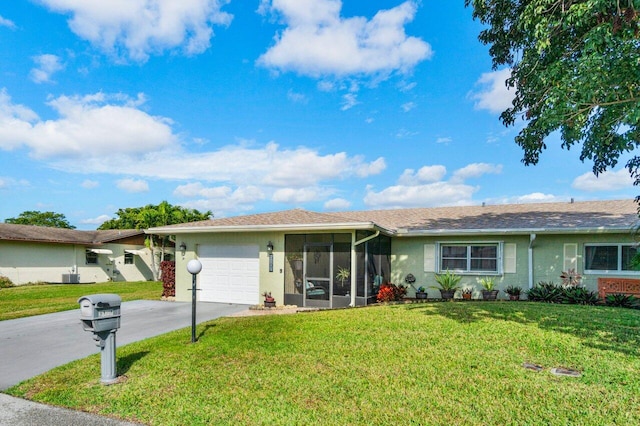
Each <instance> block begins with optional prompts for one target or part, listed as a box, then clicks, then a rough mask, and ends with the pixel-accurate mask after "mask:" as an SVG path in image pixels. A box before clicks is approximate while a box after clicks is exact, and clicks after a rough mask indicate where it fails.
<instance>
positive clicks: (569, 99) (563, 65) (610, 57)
mask: <svg viewBox="0 0 640 426" xmlns="http://www.w3.org/2000/svg"><path fill="white" fill-rule="evenodd" d="M465 5H466V6H469V5H472V6H473V17H474V19H478V20H479V21H480V22H482V23H483V24H487V25H488V27H487V28H486V29H484V30H482V31H481V32H480V35H479V37H478V38H479V40H480V41H481V42H482V43H484V44H487V45H490V49H489V53H490V54H491V57H492V59H493V68H494V69H497V68H498V67H500V66H504V65H506V66H508V67H510V68H511V77H510V78H509V79H508V80H507V86H508V87H510V88H515V99H514V100H513V106H512V107H511V108H508V109H507V110H506V111H504V112H503V113H502V114H501V115H500V119H501V121H502V122H503V123H504V124H505V125H506V126H513V125H514V124H515V123H516V121H517V120H518V119H519V118H522V119H524V121H525V127H524V128H523V129H522V130H521V131H520V132H519V134H518V135H517V136H516V138H515V142H516V143H517V144H518V145H519V146H520V147H522V149H523V150H524V157H523V160H522V161H523V162H524V163H525V164H526V165H530V164H537V163H538V160H539V156H540V154H541V152H542V151H543V150H544V149H545V148H546V144H545V138H546V137H547V136H549V135H550V134H551V133H552V132H555V131H558V130H559V131H560V136H561V140H562V147H563V148H566V149H569V148H571V147H572V146H573V145H575V144H579V143H582V152H581V154H580V160H582V161H584V160H585V159H589V160H592V161H593V172H594V173H595V174H596V175H598V174H600V173H602V172H604V171H605V170H607V168H610V167H614V166H615V165H616V164H617V162H618V159H619V157H620V155H621V154H623V153H630V152H632V151H633V150H634V149H635V148H636V147H637V146H638V144H639V143H640V129H639V127H640V126H639V125H640V38H639V34H640V10H639V9H640V0H465ZM626 167H627V169H628V170H629V173H630V174H631V176H632V177H633V178H634V179H635V185H639V184H640V157H638V156H633V157H632V158H631V160H629V161H628V162H627V164H626Z"/></svg>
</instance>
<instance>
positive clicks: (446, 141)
mask: <svg viewBox="0 0 640 426" xmlns="http://www.w3.org/2000/svg"><path fill="white" fill-rule="evenodd" d="M450 142H453V139H452V138H450V137H448V136H446V137H440V138H438V139H436V143H443V144H445V145H447V144H449V143H450Z"/></svg>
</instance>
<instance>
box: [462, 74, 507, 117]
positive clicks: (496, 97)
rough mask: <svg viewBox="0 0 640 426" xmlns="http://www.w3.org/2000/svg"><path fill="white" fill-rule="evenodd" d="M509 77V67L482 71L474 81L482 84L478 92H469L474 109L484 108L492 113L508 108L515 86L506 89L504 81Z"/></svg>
mask: <svg viewBox="0 0 640 426" xmlns="http://www.w3.org/2000/svg"><path fill="white" fill-rule="evenodd" d="M509 77H511V69H509V68H505V69H502V70H498V71H493V72H489V73H484V74H482V75H481V76H480V79H478V82H477V83H476V84H477V85H479V86H482V88H481V89H480V91H479V92H475V93H473V92H472V93H471V94H470V97H471V99H473V100H475V101H476V103H475V108H476V109H485V110H488V111H489V112H492V113H501V112H502V111H504V110H506V109H507V108H510V107H511V106H512V105H511V101H513V98H514V96H515V88H511V89H507V86H506V84H505V81H506V80H507V79H508V78H509Z"/></svg>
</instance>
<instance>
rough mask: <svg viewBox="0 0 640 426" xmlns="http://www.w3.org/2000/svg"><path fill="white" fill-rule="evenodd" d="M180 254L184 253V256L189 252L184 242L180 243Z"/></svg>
mask: <svg viewBox="0 0 640 426" xmlns="http://www.w3.org/2000/svg"><path fill="white" fill-rule="evenodd" d="M179 248H180V253H182V255H183V256H184V254H185V253H186V252H187V245H186V244H185V243H184V241H183V242H181V243H180V247H179Z"/></svg>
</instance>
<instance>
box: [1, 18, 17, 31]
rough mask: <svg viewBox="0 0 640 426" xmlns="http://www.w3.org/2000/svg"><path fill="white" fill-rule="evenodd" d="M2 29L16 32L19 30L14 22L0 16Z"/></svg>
mask: <svg viewBox="0 0 640 426" xmlns="http://www.w3.org/2000/svg"><path fill="white" fill-rule="evenodd" d="M0 27H7V28H9V29H11V30H15V29H16V28H17V27H16V24H15V23H14V22H13V21H11V20H9V19H6V18H3V17H2V15H0Z"/></svg>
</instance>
